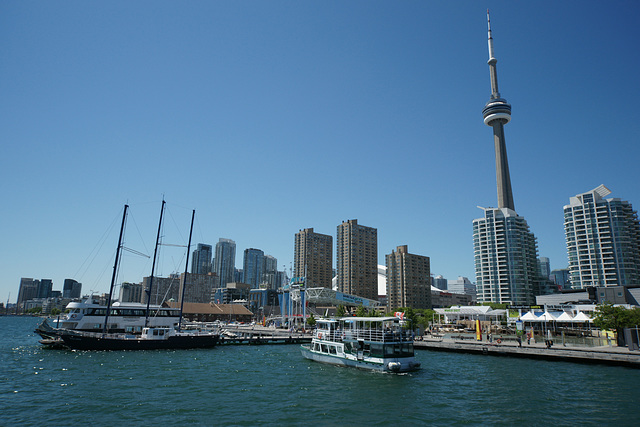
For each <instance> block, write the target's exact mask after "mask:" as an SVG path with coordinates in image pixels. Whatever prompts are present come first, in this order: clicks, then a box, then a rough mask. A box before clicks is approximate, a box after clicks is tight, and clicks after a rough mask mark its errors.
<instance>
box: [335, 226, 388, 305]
mask: <svg viewBox="0 0 640 427" xmlns="http://www.w3.org/2000/svg"><path fill="white" fill-rule="evenodd" d="M336 246H337V250H336V258H337V270H338V276H337V277H338V278H337V286H338V291H340V292H343V293H346V294H351V295H357V296H359V297H363V298H368V299H371V300H377V298H378V230H377V229H375V228H372V227H366V226H364V225H360V224H358V220H357V219H352V220H348V221H346V222H343V223H342V224H340V225H339V226H338V236H337V245H336Z"/></svg>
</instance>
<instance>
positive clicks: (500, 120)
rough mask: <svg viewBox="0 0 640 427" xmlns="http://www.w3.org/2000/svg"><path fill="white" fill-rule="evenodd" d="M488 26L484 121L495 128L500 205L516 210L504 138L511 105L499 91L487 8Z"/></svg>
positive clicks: (509, 118) (494, 138)
mask: <svg viewBox="0 0 640 427" xmlns="http://www.w3.org/2000/svg"><path fill="white" fill-rule="evenodd" d="M487 28H488V44H489V61H487V63H488V64H489V76H490V77H491V98H490V99H489V102H487V104H486V105H485V106H484V109H483V110H482V115H483V117H484V123H485V124H486V125H488V126H491V127H492V128H493V141H494V146H495V152H496V181H497V186H498V207H499V208H509V209H511V210H513V211H515V206H514V203H513V193H512V191H511V178H510V176H509V163H508V161H507V145H506V142H505V138H504V125H505V124H507V123H509V121H510V120H511V105H509V104H508V103H507V100H506V99H504V98H501V97H500V92H499V91H498V71H497V69H496V63H497V62H498V60H497V59H496V58H495V56H494V52H493V37H492V36H491V20H490V19H489V10H488V9H487Z"/></svg>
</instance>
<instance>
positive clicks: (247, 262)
mask: <svg viewBox="0 0 640 427" xmlns="http://www.w3.org/2000/svg"><path fill="white" fill-rule="evenodd" d="M242 269H243V270H244V279H243V282H244V283H247V284H249V285H251V288H252V289H257V288H258V287H259V286H260V284H261V283H262V274H263V273H264V252H262V251H261V250H260V249H254V248H249V249H245V250H244V262H243V268H242Z"/></svg>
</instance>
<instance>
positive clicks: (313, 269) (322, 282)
mask: <svg viewBox="0 0 640 427" xmlns="http://www.w3.org/2000/svg"><path fill="white" fill-rule="evenodd" d="M293 259H294V263H293V265H294V269H293V276H294V277H302V276H305V274H306V278H307V287H310V288H320V287H322V288H329V289H330V288H331V280H332V279H333V270H332V263H333V237H332V236H329V235H326V234H320V233H316V232H314V231H313V228H305V229H304V230H300V231H299V232H298V233H296V235H295V244H294V254H293Z"/></svg>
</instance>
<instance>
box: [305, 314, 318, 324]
mask: <svg viewBox="0 0 640 427" xmlns="http://www.w3.org/2000/svg"><path fill="white" fill-rule="evenodd" d="M307 325H309V326H315V325H316V318H315V317H313V314H310V315H309V317H308V318H307Z"/></svg>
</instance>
